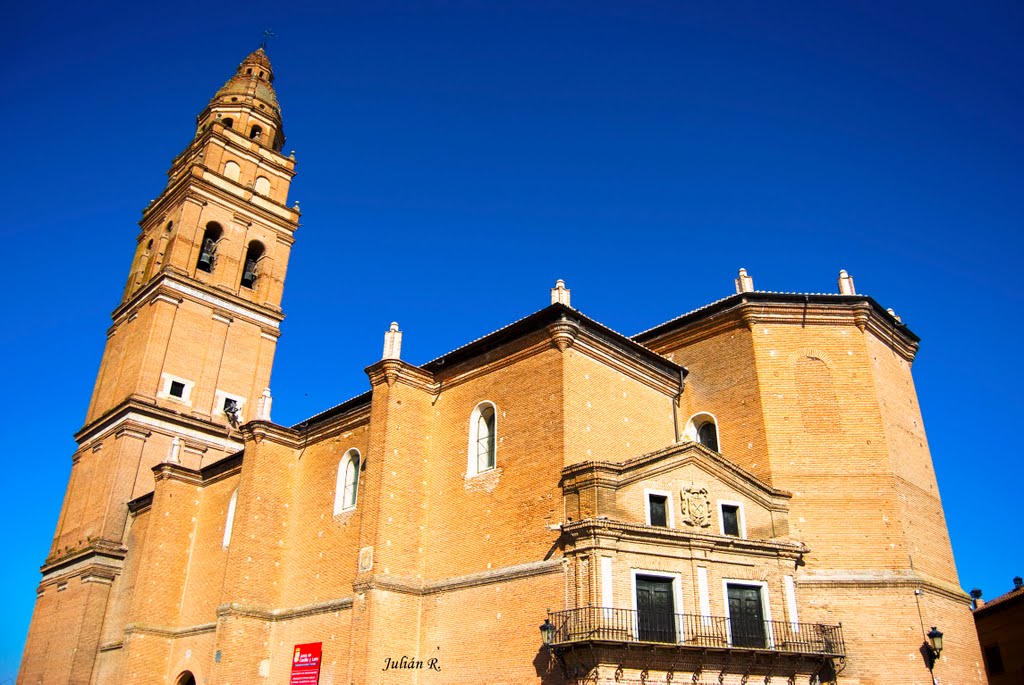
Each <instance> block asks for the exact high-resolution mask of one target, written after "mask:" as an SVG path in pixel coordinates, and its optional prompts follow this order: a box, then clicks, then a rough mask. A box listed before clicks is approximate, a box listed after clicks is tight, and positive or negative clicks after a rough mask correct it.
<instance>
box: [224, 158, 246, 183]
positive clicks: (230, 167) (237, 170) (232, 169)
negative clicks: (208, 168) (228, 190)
mask: <svg viewBox="0 0 1024 685" xmlns="http://www.w3.org/2000/svg"><path fill="white" fill-rule="evenodd" d="M241 174H242V167H240V166H238V162H232V161H231V160H228V161H227V162H225V163H224V175H225V176H227V177H228V178H230V179H231V180H232V181H237V180H238V177H239V176H240V175H241Z"/></svg>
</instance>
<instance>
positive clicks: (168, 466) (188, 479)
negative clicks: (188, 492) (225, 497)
mask: <svg viewBox="0 0 1024 685" xmlns="http://www.w3.org/2000/svg"><path fill="white" fill-rule="evenodd" d="M153 480H154V481H157V482H159V481H162V480H176V481H178V482H179V483H187V484H189V485H200V484H202V482H203V479H202V476H201V475H200V473H199V471H196V470H194V469H190V468H188V467H186V466H182V465H181V464H172V463H170V462H166V461H164V462H160V463H159V464H157V465H156V466H154V467H153Z"/></svg>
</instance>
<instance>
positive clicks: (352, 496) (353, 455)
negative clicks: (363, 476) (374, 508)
mask: <svg viewBox="0 0 1024 685" xmlns="http://www.w3.org/2000/svg"><path fill="white" fill-rule="evenodd" d="M360 465H361V460H360V459H359V450H357V449H351V450H349V451H348V452H345V456H344V457H342V458H341V461H340V462H339V463H338V480H337V482H336V484H335V486H334V514H335V515H338V514H340V513H341V512H343V511H349V510H350V509H355V508H356V500H357V499H358V498H359V467H360Z"/></svg>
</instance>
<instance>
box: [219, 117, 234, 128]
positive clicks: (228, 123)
mask: <svg viewBox="0 0 1024 685" xmlns="http://www.w3.org/2000/svg"><path fill="white" fill-rule="evenodd" d="M221 123H223V124H224V128H233V127H234V125H235V122H234V121H232V120H231V119H221Z"/></svg>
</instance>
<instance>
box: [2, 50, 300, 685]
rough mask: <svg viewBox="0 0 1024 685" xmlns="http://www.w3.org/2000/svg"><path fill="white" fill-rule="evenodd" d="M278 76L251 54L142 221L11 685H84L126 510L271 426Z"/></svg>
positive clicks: (281, 226)
mask: <svg viewBox="0 0 1024 685" xmlns="http://www.w3.org/2000/svg"><path fill="white" fill-rule="evenodd" d="M273 82H274V71H273V68H272V67H271V64H270V60H269V59H268V58H267V55H266V53H265V52H264V50H263V49H262V48H260V49H258V50H256V51H255V52H253V53H252V54H250V55H249V56H247V57H246V58H245V59H244V60H243V61H242V63H241V64H240V65H239V67H238V69H237V71H236V72H235V74H234V75H233V76H232V77H231V78H230V79H229V80H228V81H227V83H225V84H224V86H223V87H222V88H221V89H220V90H218V91H217V93H216V94H215V95H214V97H213V99H212V100H210V103H209V104H208V105H207V106H206V108H205V109H204V110H203V111H202V112H201V113H200V114H199V116H198V118H197V128H196V133H195V137H194V138H193V140H192V142H191V143H190V144H189V145H188V146H187V147H186V148H185V150H184V151H183V152H182V153H181V154H180V155H178V157H177V158H175V159H174V161H173V162H172V163H171V168H170V170H169V171H168V174H167V176H168V182H167V185H166V187H165V188H164V189H163V191H162V192H161V193H160V195H159V196H158V197H157V198H156V199H155V200H153V201H152V202H151V203H150V204H149V206H147V207H146V208H145V209H144V210H143V212H142V220H141V221H140V222H139V225H140V227H141V229H142V230H141V232H140V233H139V236H138V238H137V246H136V249H135V256H134V258H133V260H132V264H131V269H130V271H129V274H128V282H127V284H126V286H125V290H124V295H123V298H122V299H121V302H120V304H119V305H118V306H117V307H116V308H115V309H114V312H113V315H112V318H113V324H112V325H111V327H110V329H109V330H108V331H107V343H106V348H105V350H104V352H103V358H102V361H101V363H100V369H99V374H98V376H97V379H96V386H95V389H94V391H93V395H92V400H91V401H90V403H89V408H88V411H87V413H86V419H85V425H84V426H83V427H82V429H81V430H80V431H79V432H78V433H77V434H76V435H75V440H76V441H77V443H78V449H77V450H76V452H75V454H74V456H73V457H72V469H71V477H70V481H69V483H68V489H67V493H66V495H65V499H64V505H63V508H62V511H61V514H60V519H59V521H58V524H57V530H56V533H55V535H54V539H53V545H52V547H51V549H50V553H49V556H48V557H47V559H46V562H45V564H44V565H43V567H42V573H43V579H42V582H41V583H40V585H39V588H38V591H37V594H38V598H37V602H36V607H35V612H34V615H33V619H32V624H31V627H30V629H29V636H28V641H27V644H26V647H25V653H24V656H23V660H22V669H21V674H20V677H19V682H33V683H34V682H43V681H45V682H90V680H91V678H92V676H93V673H92V669H93V664H94V661H95V657H96V654H97V650H98V649H99V648H100V647H101V645H100V644H99V637H100V632H101V626H102V625H103V622H104V616H105V614H106V613H107V608H108V607H107V605H108V598H113V597H114V596H116V595H117V593H118V581H119V578H120V576H121V569H122V566H123V564H124V561H125V558H126V556H127V555H128V554H129V553H130V552H129V550H128V549H127V547H126V541H127V531H126V525H127V521H128V517H127V513H128V508H127V503H128V502H129V501H131V500H133V499H135V498H137V497H140V496H142V495H145V494H147V493H149V492H151V491H152V490H153V473H152V468H153V467H154V466H155V465H156V464H158V463H159V462H162V461H173V462H180V463H182V464H184V465H185V466H188V467H191V468H200V467H203V466H207V465H209V464H212V463H214V462H216V461H219V460H220V459H222V458H224V457H226V456H228V455H230V454H233V453H235V452H237V451H239V450H241V449H242V444H243V443H242V439H241V436H240V434H239V431H238V430H237V427H238V426H239V424H241V423H245V422H246V421H249V420H252V419H254V418H267V414H268V413H269V392H268V391H267V388H268V386H269V383H270V374H271V366H272V363H273V360H274V352H275V349H276V346H277V338H278V336H279V335H280V328H279V327H280V323H281V321H282V319H283V318H284V315H283V313H282V311H281V296H282V291H283V288H284V279H285V273H286V270H287V266H288V257H289V253H290V251H291V246H292V243H293V242H294V238H293V236H294V233H295V230H296V229H297V228H298V219H299V211H298V207H297V206H296V207H294V208H289V207H288V206H287V205H286V202H287V197H288V188H289V186H290V184H291V180H292V177H293V176H294V174H295V158H294V156H285V155H283V154H282V153H281V148H282V146H283V145H284V128H283V125H282V120H281V108H280V106H279V104H278V101H277V95H276V93H275V92H274V87H273Z"/></svg>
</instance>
